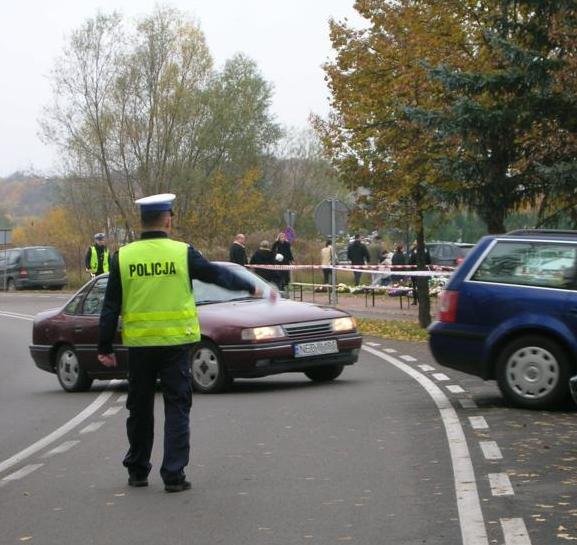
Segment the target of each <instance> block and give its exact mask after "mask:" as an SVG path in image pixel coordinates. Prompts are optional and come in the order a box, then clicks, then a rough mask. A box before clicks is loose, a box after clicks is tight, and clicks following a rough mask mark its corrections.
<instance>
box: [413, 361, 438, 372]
mask: <svg viewBox="0 0 577 545" xmlns="http://www.w3.org/2000/svg"><path fill="white" fill-rule="evenodd" d="M417 367H418V368H419V369H420V370H421V371H425V372H426V373H427V372H429V371H434V370H435V368H434V367H433V366H432V365H427V364H425V363H424V364H423V365H417Z"/></svg>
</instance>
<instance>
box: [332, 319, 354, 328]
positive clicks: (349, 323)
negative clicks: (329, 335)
mask: <svg viewBox="0 0 577 545" xmlns="http://www.w3.org/2000/svg"><path fill="white" fill-rule="evenodd" d="M356 327H357V323H356V322H355V319H354V318H353V317H351V316H347V317H346V318H335V319H334V320H333V323H332V328H333V331H352V330H353V329H355V328H356Z"/></svg>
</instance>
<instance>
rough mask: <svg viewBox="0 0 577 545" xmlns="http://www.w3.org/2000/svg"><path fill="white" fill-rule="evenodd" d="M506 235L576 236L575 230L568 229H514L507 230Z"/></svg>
mask: <svg viewBox="0 0 577 545" xmlns="http://www.w3.org/2000/svg"><path fill="white" fill-rule="evenodd" d="M505 234H506V235H570V236H577V231H571V230H569V229H516V230H515V231H509V232H508V233H505Z"/></svg>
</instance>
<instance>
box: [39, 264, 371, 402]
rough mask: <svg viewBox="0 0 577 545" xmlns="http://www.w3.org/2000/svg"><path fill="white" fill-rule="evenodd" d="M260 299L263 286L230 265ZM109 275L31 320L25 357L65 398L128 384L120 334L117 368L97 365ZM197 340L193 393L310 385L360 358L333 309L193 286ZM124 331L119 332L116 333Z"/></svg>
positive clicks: (356, 338) (345, 321)
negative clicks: (253, 381) (304, 380)
mask: <svg viewBox="0 0 577 545" xmlns="http://www.w3.org/2000/svg"><path fill="white" fill-rule="evenodd" d="M226 266H228V267H231V268H234V270H235V272H237V273H238V274H241V275H244V276H247V277H250V279H251V280H252V281H253V282H255V283H256V284H258V285H259V286H260V287H261V288H262V289H263V290H264V291H265V297H266V292H267V290H269V289H270V287H269V285H268V284H266V283H265V282H264V281H263V280H262V279H261V278H259V277H258V276H256V275H254V274H253V273H252V272H250V271H248V270H246V269H245V268H244V267H241V266H239V265H233V264H230V263H227V264H226ZM107 282H108V275H101V276H98V277H97V278H95V279H93V280H91V281H90V282H88V283H87V284H86V285H85V286H84V287H82V288H81V289H80V290H79V291H78V292H77V293H76V294H75V295H74V296H73V297H72V298H71V299H70V300H69V301H68V302H67V303H66V304H65V305H64V306H63V307H62V308H59V309H54V310H49V311H46V312H41V313H40V314H38V315H37V316H36V318H35V320H34V326H33V332H32V345H31V346H30V353H31V354H32V358H33V359H34V362H35V363H36V365H37V366H38V367H39V368H40V369H43V370H45V371H48V372H50V373H56V375H57V376H58V380H59V381H60V384H61V385H62V387H63V388H64V389H65V390H67V391H69V392H78V391H83V390H87V389H88V388H90V386H91V384H92V381H93V380H94V379H101V380H107V379H112V378H125V377H126V370H127V355H128V351H127V349H126V348H125V347H124V346H122V344H121V340H120V334H119V333H118V334H117V338H116V344H115V346H114V350H115V353H116V356H117V360H118V366H117V367H115V368H107V367H104V366H103V365H102V364H101V363H99V361H98V359H97V357H96V355H97V354H96V348H97V342H98V321H99V315H100V309H101V308H102V303H103V301H104V292H105V291H106V283H107ZM193 284H194V294H195V298H196V304H197V306H198V313H199V316H200V324H201V331H202V340H201V341H200V342H199V343H197V344H196V345H195V346H194V348H193V350H192V353H191V364H192V380H193V386H194V388H195V390H197V391H199V392H204V393H216V392H221V391H223V390H225V389H226V388H227V387H228V386H229V385H230V384H231V382H232V380H233V379H235V378H253V377H264V376H267V375H274V374H278V373H297V372H299V373H304V374H305V375H306V376H307V377H308V378H309V379H311V380H313V381H318V382H323V381H330V380H333V379H335V378H337V377H338V376H339V375H340V374H341V373H342V371H343V367H344V366H345V365H352V364H353V363H355V362H356V361H357V359H358V356H359V349H360V347H361V340H362V339H361V336H360V335H359V334H358V333H357V330H356V325H355V321H354V319H353V318H352V317H351V316H350V315H349V314H347V313H346V312H343V311H342V310H338V309H335V308H332V307H324V306H319V305H313V304H309V303H301V302H296V301H291V300H287V299H280V300H279V301H277V302H276V303H271V302H270V301H268V299H266V298H263V299H255V298H253V297H251V296H250V295H249V294H248V293H247V292H233V291H229V290H226V289H224V288H221V287H219V286H215V285H213V284H206V283H204V282H200V281H198V280H194V282H193ZM120 327H121V326H120Z"/></svg>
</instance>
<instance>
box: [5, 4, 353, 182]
mask: <svg viewBox="0 0 577 545" xmlns="http://www.w3.org/2000/svg"><path fill="white" fill-rule="evenodd" d="M353 3H354V0H290V1H287V0H172V1H171V2H163V4H167V5H170V6H172V7H176V8H178V9H180V10H182V11H184V12H186V13H188V14H190V15H191V16H193V17H195V18H196V19H197V20H198V21H199V22H200V26H201V28H202V30H203V31H204V33H205V35H206V38H207V42H208V46H209V48H210V50H211V52H212V55H213V57H214V58H215V61H216V64H217V66H221V65H222V63H223V62H224V61H225V60H226V59H228V58H230V57H231V56H232V55H233V54H234V53H237V52H243V53H246V54H247V55H248V56H250V57H251V58H253V59H254V60H255V61H256V62H257V64H258V66H259V68H260V70H261V71H262V73H263V76H264V77H265V79H266V80H268V81H269V82H271V83H272V84H273V86H274V97H273V105H272V110H273V114H274V115H275V116H276V118H277V121H278V122H280V123H282V124H283V125H287V126H291V127H305V126H306V125H307V118H308V116H309V114H310V112H315V113H319V114H322V115H324V114H326V113H327V111H328V108H327V95H328V91H327V88H326V85H325V82H324V80H323V71H322V69H321V64H322V63H323V62H324V61H325V60H327V58H328V57H329V55H330V54H331V46H330V40H329V37H328V20H329V18H330V17H333V18H335V19H337V20H340V19H342V18H344V17H348V18H349V20H350V21H354V22H355V23H358V22H359V18H358V16H356V12H355V11H354V9H353V7H352V6H353ZM157 4H158V2H155V1H149V0H32V1H23V0H15V1H11V2H4V3H3V4H2V14H1V16H0V74H1V80H0V81H1V84H0V129H1V130H0V177H2V176H7V175H9V174H11V173H12V172H14V171H16V170H30V169H33V170H35V171H36V172H43V173H53V172H54V167H55V164H56V161H55V155H56V152H55V150H54V148H51V147H49V146H45V145H44V144H43V143H42V142H40V140H39V138H38V117H39V115H40V111H41V108H42V106H43V105H45V104H47V103H48V102H49V101H50V85H49V81H48V78H47V75H48V74H49V72H50V69H51V68H52V66H53V64H54V59H55V58H56V57H57V56H58V55H59V54H60V53H61V52H62V49H63V45H64V43H65V39H66V37H67V36H68V35H69V34H70V32H71V31H72V30H73V29H75V28H78V27H79V26H80V25H81V24H82V22H83V21H84V20H85V19H87V18H89V17H92V16H94V15H95V14H96V13H97V10H99V9H100V10H101V11H103V12H104V13H110V12H112V11H115V10H116V11H119V12H120V13H122V14H123V15H124V16H126V17H129V18H132V17H135V16H139V15H144V14H148V13H151V12H152V11H153V9H154V7H155V6H156V5H157Z"/></svg>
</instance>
